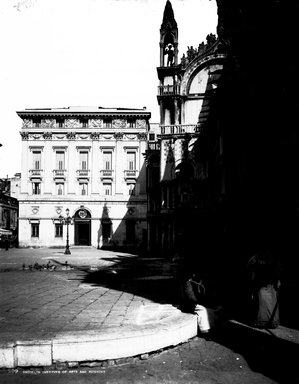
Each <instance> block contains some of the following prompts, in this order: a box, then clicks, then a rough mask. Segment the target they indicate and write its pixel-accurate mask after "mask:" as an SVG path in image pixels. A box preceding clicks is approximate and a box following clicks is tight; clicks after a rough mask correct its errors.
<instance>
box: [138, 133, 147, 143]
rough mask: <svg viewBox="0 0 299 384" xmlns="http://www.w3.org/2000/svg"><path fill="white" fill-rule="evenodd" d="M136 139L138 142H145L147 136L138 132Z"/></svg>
mask: <svg viewBox="0 0 299 384" xmlns="http://www.w3.org/2000/svg"><path fill="white" fill-rule="evenodd" d="M137 137H138V140H140V141H146V140H147V134H146V133H145V132H139V133H138V135H137Z"/></svg>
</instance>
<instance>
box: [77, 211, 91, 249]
mask: <svg viewBox="0 0 299 384" xmlns="http://www.w3.org/2000/svg"><path fill="white" fill-rule="evenodd" d="M74 226H75V245H91V214H90V212H89V211H88V210H87V209H85V208H80V209H78V210H77V211H76V213H75V215H74Z"/></svg>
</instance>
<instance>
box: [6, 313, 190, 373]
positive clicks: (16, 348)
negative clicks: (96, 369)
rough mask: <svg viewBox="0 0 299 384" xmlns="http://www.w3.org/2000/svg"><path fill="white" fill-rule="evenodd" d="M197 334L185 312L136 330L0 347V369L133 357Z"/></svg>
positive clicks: (64, 336) (60, 335)
mask: <svg viewBox="0 0 299 384" xmlns="http://www.w3.org/2000/svg"><path fill="white" fill-rule="evenodd" d="M196 335H197V318H196V316H195V315H192V314H186V313H180V314H176V315H174V316H171V317H170V318H167V319H164V320H162V321H160V322H159V323H154V324H148V325H141V326H140V325H137V326H136V327H134V326H125V327H121V329H120V327H117V328H116V327H111V329H105V330H104V331H96V330H95V331H86V332H83V331H80V332H76V333H72V332H69V333H68V332H64V333H57V334H56V335H55V337H53V338H52V339H49V340H46V339H45V340H31V341H19V340H17V341H15V342H8V343H2V344H0V368H16V367H41V366H43V367H47V366H51V365H53V364H56V363H71V362H74V361H76V362H84V361H103V360H112V359H120V358H126V357H132V356H137V355H143V354H147V353H151V352H155V351H157V350H161V349H164V348H167V347H170V346H175V345H178V344H180V343H183V342H185V341H187V340H188V339H190V338H192V337H195V336H196Z"/></svg>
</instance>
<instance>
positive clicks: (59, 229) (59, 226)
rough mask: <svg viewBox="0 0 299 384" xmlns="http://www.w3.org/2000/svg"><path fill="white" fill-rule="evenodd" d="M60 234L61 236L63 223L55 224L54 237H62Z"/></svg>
mask: <svg viewBox="0 0 299 384" xmlns="http://www.w3.org/2000/svg"><path fill="white" fill-rule="evenodd" d="M62 236H63V225H62V224H55V237H62Z"/></svg>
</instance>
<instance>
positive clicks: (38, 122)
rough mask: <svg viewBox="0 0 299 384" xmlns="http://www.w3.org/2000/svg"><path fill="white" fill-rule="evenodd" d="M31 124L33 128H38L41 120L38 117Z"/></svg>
mask: <svg viewBox="0 0 299 384" xmlns="http://www.w3.org/2000/svg"><path fill="white" fill-rule="evenodd" d="M33 124H34V126H35V127H40V124H41V118H39V117H36V118H34V119H33Z"/></svg>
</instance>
